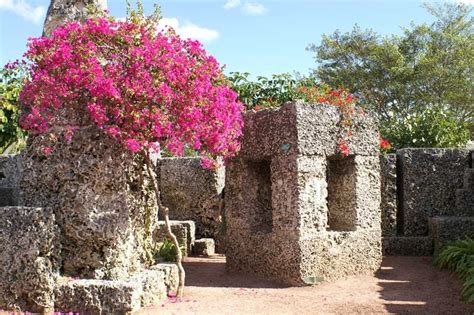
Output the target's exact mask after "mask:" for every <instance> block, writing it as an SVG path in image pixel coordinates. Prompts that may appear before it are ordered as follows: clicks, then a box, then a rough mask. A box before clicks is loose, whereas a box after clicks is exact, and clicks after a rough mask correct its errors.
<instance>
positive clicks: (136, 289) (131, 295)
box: [54, 264, 178, 314]
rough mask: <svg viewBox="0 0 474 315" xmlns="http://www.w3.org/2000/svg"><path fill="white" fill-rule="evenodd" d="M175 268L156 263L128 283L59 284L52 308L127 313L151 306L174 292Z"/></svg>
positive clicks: (176, 279)
mask: <svg viewBox="0 0 474 315" xmlns="http://www.w3.org/2000/svg"><path fill="white" fill-rule="evenodd" d="M177 283H178V268H177V266H176V265H175V264H158V265H155V266H152V267H150V269H147V270H144V271H142V272H139V273H137V274H135V275H134V276H133V277H131V278H129V279H127V280H96V279H77V280H72V279H69V280H67V279H66V280H65V281H63V282H60V283H59V285H58V286H57V287H56V289H55V302H54V309H55V310H56V311H57V312H61V313H63V312H64V313H69V312H74V313H76V312H77V313H80V314H129V313H131V312H134V311H137V310H138V309H139V308H141V307H146V306H150V305H154V304H156V303H159V302H161V301H164V300H166V299H167V296H168V295H169V294H170V293H175V292H176V289H177Z"/></svg>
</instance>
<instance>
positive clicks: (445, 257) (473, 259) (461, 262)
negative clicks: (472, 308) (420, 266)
mask: <svg viewBox="0 0 474 315" xmlns="http://www.w3.org/2000/svg"><path fill="white" fill-rule="evenodd" d="M435 264H436V265H437V266H439V267H440V268H448V269H449V270H452V271H454V272H455V273H457V274H458V276H459V278H461V280H463V281H464V284H463V289H462V292H461V294H462V297H463V299H464V300H465V301H467V302H474V240H472V239H470V238H467V239H465V240H458V241H454V242H451V243H449V244H448V245H447V246H446V247H445V248H444V249H443V250H442V251H441V252H440V254H439V255H438V256H437V257H436V259H435Z"/></svg>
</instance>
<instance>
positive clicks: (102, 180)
mask: <svg viewBox="0 0 474 315" xmlns="http://www.w3.org/2000/svg"><path fill="white" fill-rule="evenodd" d="M45 147H50V148H51V149H52V152H51V153H49V154H46V153H45V152H44V148H45ZM22 163H23V168H22V177H21V181H20V187H21V199H22V203H23V205H27V206H35V207H37V206H40V207H50V208H51V209H53V211H54V214H55V216H56V224H57V225H58V226H59V228H60V233H61V236H60V240H61V245H62V251H61V258H62V269H63V270H64V273H65V274H66V275H71V276H79V277H82V278H95V279H112V280H114V279H125V278H127V277H128V276H129V275H130V274H132V273H134V272H136V271H139V270H141V269H142V268H143V267H146V266H147V265H149V264H150V263H151V261H150V260H149V257H148V256H147V255H148V252H147V249H150V248H151V242H152V231H153V229H154V228H155V226H156V220H157V209H156V208H155V207H154V203H153V201H154V198H155V195H154V192H153V190H152V188H151V185H150V183H149V180H148V178H147V175H146V171H145V170H144V169H143V168H142V165H141V163H140V161H139V160H137V158H134V157H133V156H132V155H131V154H130V153H129V152H128V151H127V150H125V149H124V148H123V147H122V146H121V145H120V144H118V143H117V142H116V141H115V140H113V139H111V138H109V137H108V136H106V135H105V134H104V133H103V132H102V131H101V130H99V129H98V128H97V127H94V126H90V127H82V128H79V129H78V130H77V131H76V132H75V134H74V136H73V138H72V140H71V141H70V143H69V142H68V141H66V139H64V132H63V133H61V132H58V131H56V132H55V131H51V132H49V133H45V134H42V135H40V136H36V137H31V138H30V139H29V141H28V145H27V148H26V150H25V151H24V152H23V157H22Z"/></svg>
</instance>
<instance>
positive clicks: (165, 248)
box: [155, 239, 184, 262]
mask: <svg viewBox="0 0 474 315" xmlns="http://www.w3.org/2000/svg"><path fill="white" fill-rule="evenodd" d="M159 247H160V248H159V250H158V252H157V254H158V256H159V257H156V255H155V259H156V260H164V261H167V262H176V256H177V252H176V246H175V245H174V244H173V242H172V241H170V240H168V239H165V240H164V242H163V243H161V245H160V246H159ZM180 249H181V253H182V254H184V247H183V246H182V245H181V246H180ZM160 257H161V259H160Z"/></svg>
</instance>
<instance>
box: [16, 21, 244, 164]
mask: <svg viewBox="0 0 474 315" xmlns="http://www.w3.org/2000/svg"><path fill="white" fill-rule="evenodd" d="M155 22H156V21H153V20H152V19H147V18H145V17H144V18H143V21H142V22H140V23H137V22H136V21H135V22H133V21H131V20H126V21H115V20H114V19H112V18H108V17H100V18H93V19H89V20H87V21H86V22H84V23H83V24H79V23H75V22H68V23H66V24H65V25H63V26H62V27H60V28H58V29H57V30H56V31H55V32H54V33H53V35H52V37H51V38H43V37H42V38H33V39H30V41H29V44H28V47H29V49H28V51H27V52H26V54H25V56H26V57H27V58H28V59H29V60H30V63H29V70H30V76H31V79H30V80H29V81H28V82H27V84H26V85H25V87H24V88H23V90H22V93H21V101H22V103H23V104H24V106H25V109H24V113H25V114H24V115H23V116H22V117H21V120H20V123H21V125H22V126H23V127H24V128H25V129H28V130H30V131H32V132H34V133H42V132H45V131H47V130H48V129H49V128H50V127H51V126H55V125H61V126H71V125H76V124H77V122H72V121H70V118H69V117H74V115H70V113H73V114H74V113H77V115H75V116H80V115H82V116H84V115H85V116H87V115H89V116H88V117H89V118H88V121H89V122H93V123H95V124H97V126H99V127H100V128H102V129H103V130H104V131H105V132H106V133H107V134H109V135H110V136H111V137H113V138H114V139H116V140H117V141H119V142H121V143H122V144H123V145H124V146H126V147H127V148H128V149H129V150H130V151H132V152H141V151H142V150H150V151H156V150H160V149H162V148H166V149H167V150H169V151H170V152H172V153H173V154H175V155H182V154H183V152H184V149H185V147H189V148H191V149H194V150H197V151H199V152H200V153H201V154H202V156H204V157H206V158H207V159H209V158H211V159H213V158H215V157H216V156H224V157H229V156H232V155H234V154H235V153H236V152H237V151H238V149H239V142H238V138H239V137H240V135H241V129H242V124H243V120H242V111H243V105H242V104H241V103H239V102H238V101H237V95H236V93H235V92H234V91H232V90H231V89H230V88H229V87H228V84H227V81H226V80H225V78H224V76H223V74H222V70H221V67H220V66H219V64H218V63H217V61H216V60H215V59H214V58H213V57H212V56H208V55H207V54H206V52H205V50H204V49H203V48H202V46H201V44H200V43H199V42H197V41H193V40H184V39H181V38H180V37H179V36H178V35H176V34H174V33H173V32H167V33H163V32H159V31H158V30H157V28H156V25H155V24H154V23H155ZM68 113H69V114H68ZM71 130H72V129H71ZM207 159H206V160H205V162H204V163H203V164H204V165H209V166H210V165H212V163H210V162H209V161H208V160H207Z"/></svg>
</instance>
